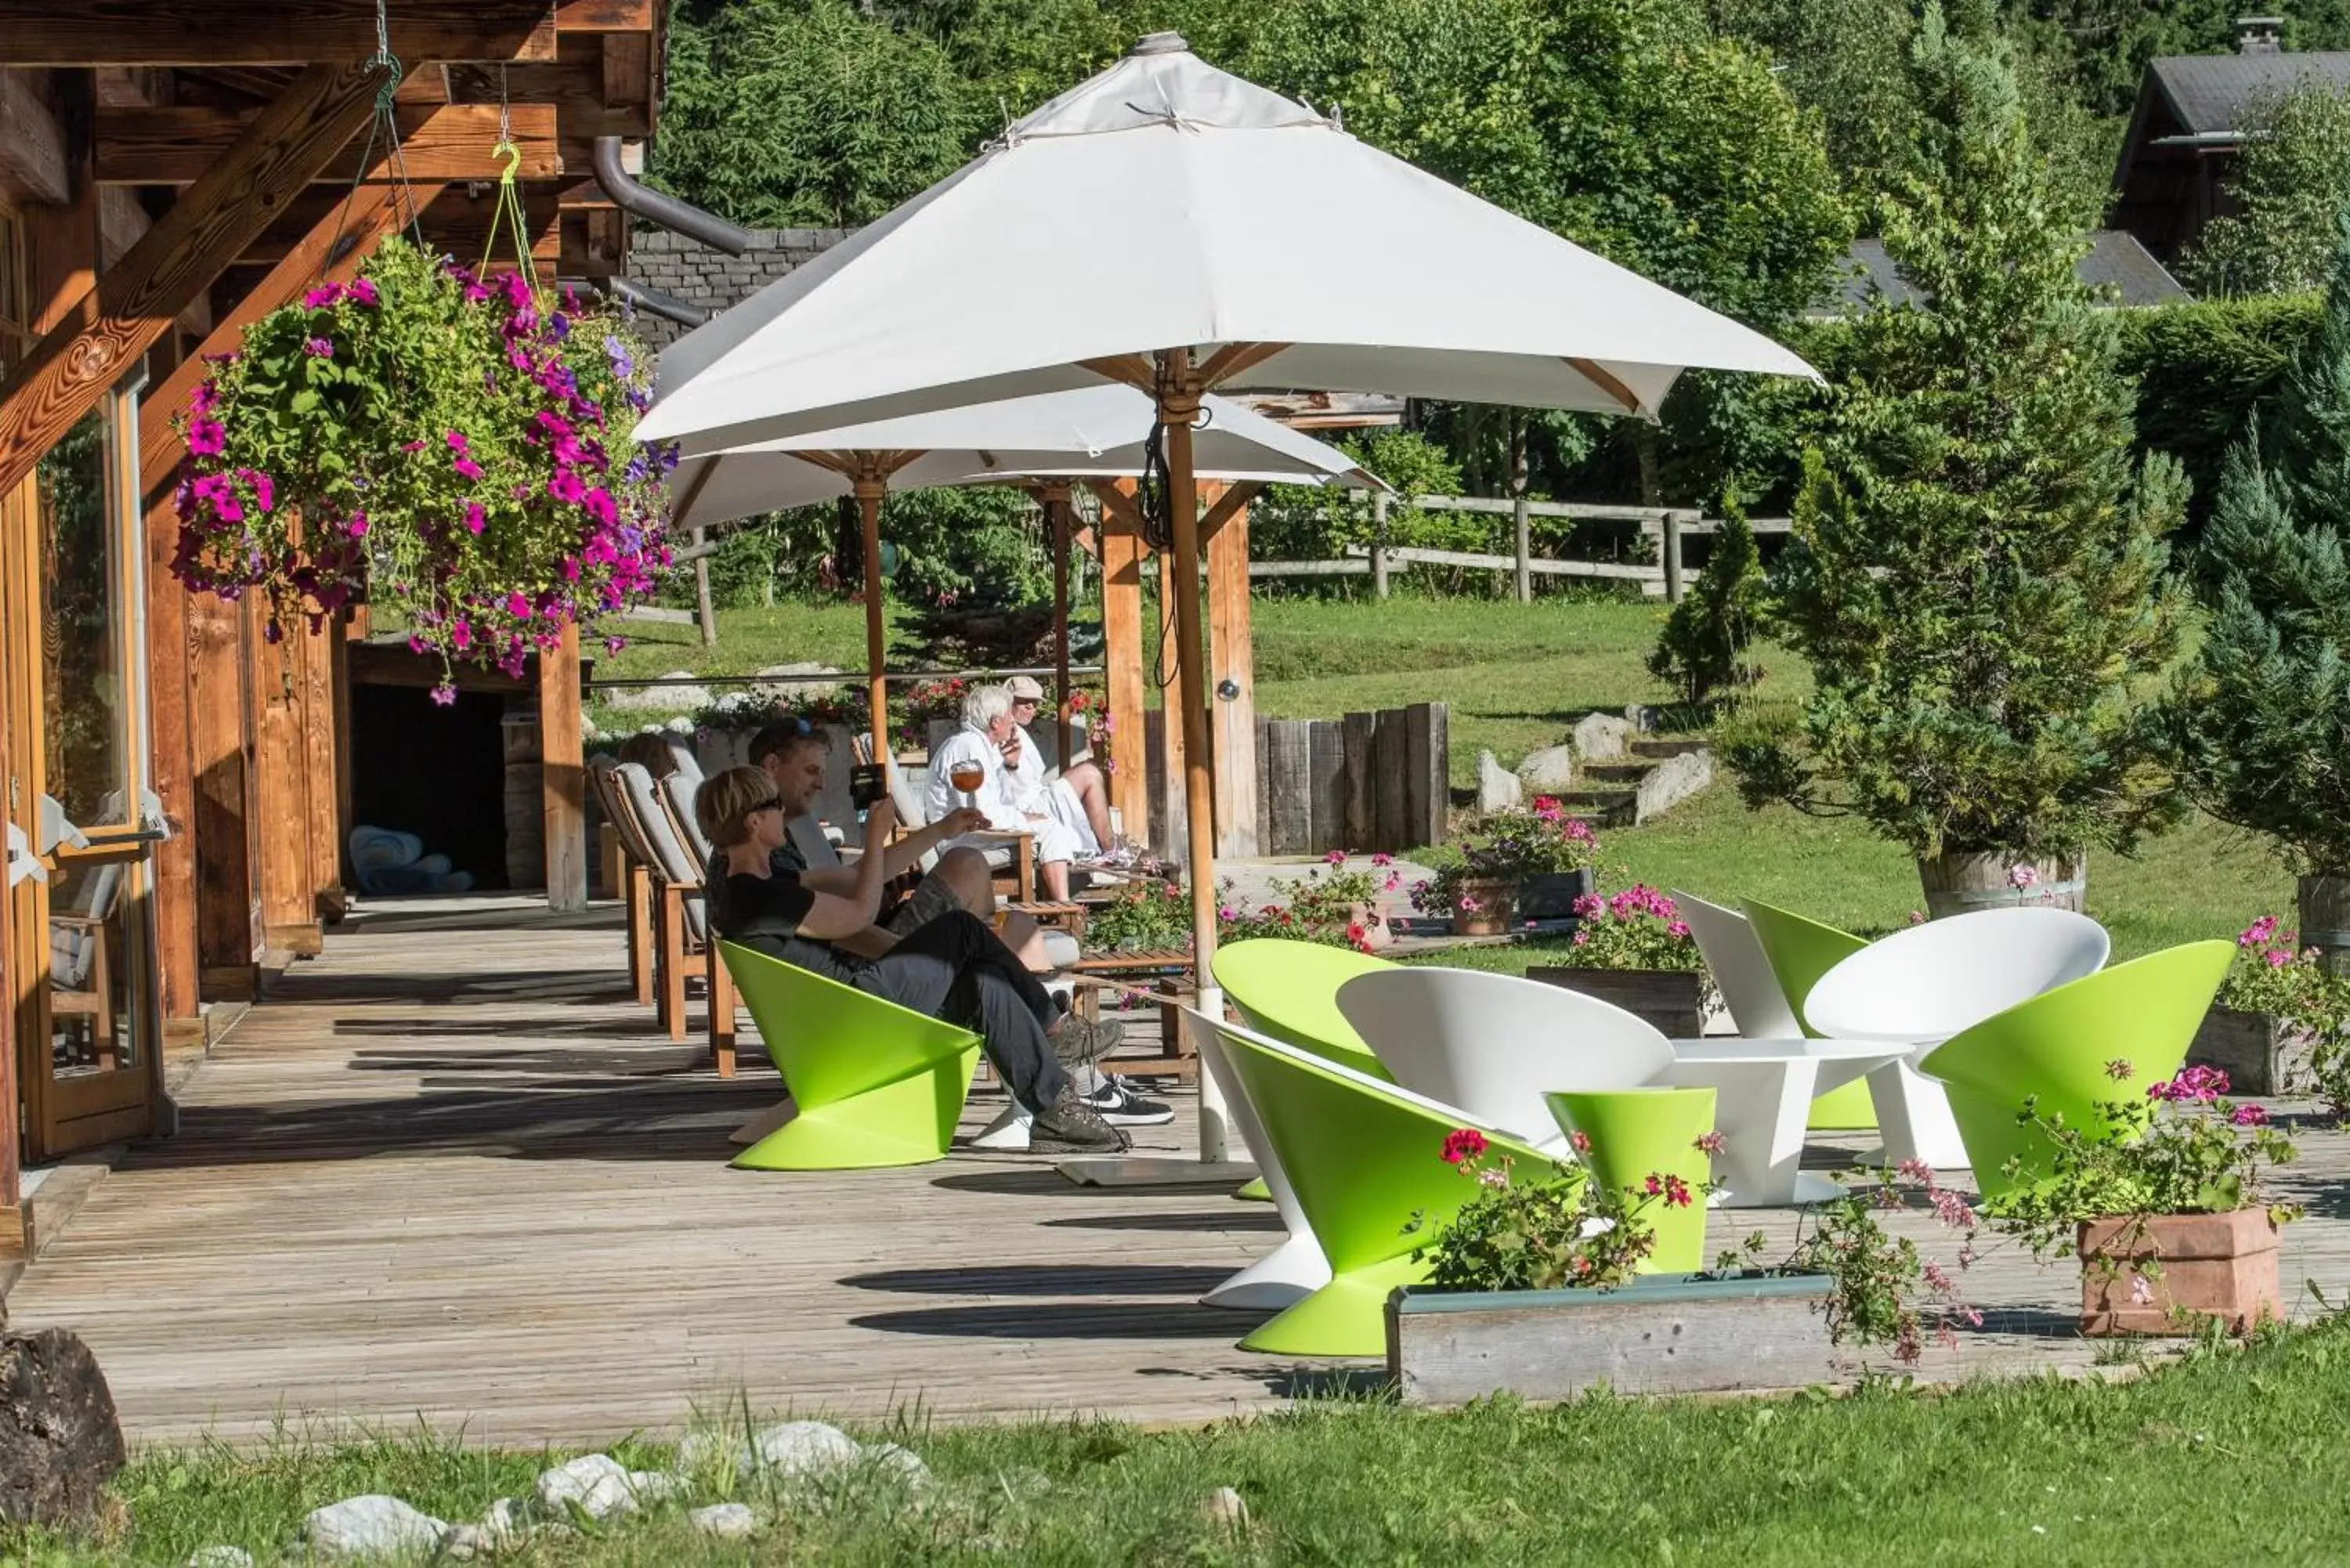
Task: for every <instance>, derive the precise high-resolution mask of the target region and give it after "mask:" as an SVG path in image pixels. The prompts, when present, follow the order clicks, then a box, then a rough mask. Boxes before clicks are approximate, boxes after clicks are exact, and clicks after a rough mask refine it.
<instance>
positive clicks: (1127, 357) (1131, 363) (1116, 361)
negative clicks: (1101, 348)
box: [1077, 354, 1159, 394]
mask: <svg viewBox="0 0 2350 1568" xmlns="http://www.w3.org/2000/svg"><path fill="white" fill-rule="evenodd" d="M1077 363H1078V364H1080V365H1082V366H1084V367H1085V368H1086V369H1088V370H1091V371H1092V372H1093V373H1094V374H1095V375H1097V376H1100V377H1102V378H1104V379H1107V380H1112V381H1119V382H1123V383H1124V384H1125V385H1127V386H1129V387H1132V388H1133V389H1135V390H1137V391H1139V392H1150V393H1153V394H1156V393H1157V391H1158V390H1159V369H1158V367H1156V366H1154V365H1153V364H1151V362H1150V361H1149V358H1146V357H1145V356H1143V355H1140V354H1113V355H1111V356H1110V357H1109V358H1107V359H1080V360H1078V361H1077Z"/></svg>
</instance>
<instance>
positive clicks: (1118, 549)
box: [1086, 479, 1150, 846]
mask: <svg viewBox="0 0 2350 1568" xmlns="http://www.w3.org/2000/svg"><path fill="white" fill-rule="evenodd" d="M1086 488H1087V489H1088V490H1090V491H1092V492H1093V493H1094V495H1095V496H1096V498H1097V499H1098V500H1099V501H1100V502H1101V528H1100V534H1099V541H1100V550H1101V582H1102V680H1103V684H1104V686H1105V687H1106V688H1107V692H1108V700H1109V701H1108V711H1109V726H1110V735H1111V742H1110V743H1111V745H1113V746H1114V747H1116V748H1118V751H1119V752H1121V753H1124V759H1125V760H1124V761H1123V762H1122V763H1118V765H1116V766H1114V767H1113V768H1112V769H1111V770H1110V775H1109V804H1110V805H1111V807H1112V808H1113V809H1115V810H1116V811H1117V813H1118V821H1119V823H1120V824H1121V825H1122V826H1123V827H1124V829H1125V832H1126V836H1127V839H1128V842H1129V843H1134V844H1139V845H1144V846H1149V845H1150V759H1149V752H1148V750H1147V748H1146V744H1145V740H1144V736H1143V727H1142V726H1143V719H1142V519H1141V516H1140V514H1139V513H1137V512H1136V511H1135V509H1134V490H1135V485H1134V481H1132V480H1130V479H1120V480H1114V481H1108V482H1103V481H1099V480H1095V481H1088V482H1087V486H1086Z"/></svg>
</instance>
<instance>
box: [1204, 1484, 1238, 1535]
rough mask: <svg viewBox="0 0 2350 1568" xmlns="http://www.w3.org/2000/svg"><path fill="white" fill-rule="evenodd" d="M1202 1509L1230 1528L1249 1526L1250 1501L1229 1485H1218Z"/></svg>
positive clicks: (1213, 1518) (1217, 1521) (1211, 1517)
mask: <svg viewBox="0 0 2350 1568" xmlns="http://www.w3.org/2000/svg"><path fill="white" fill-rule="evenodd" d="M1200 1511H1201V1512H1202V1513H1204V1514H1206V1515H1207V1516H1208V1517H1209V1518H1210V1519H1211V1520H1212V1521H1215V1522H1216V1523H1218V1524H1221V1525H1222V1526H1224V1527H1225V1528H1226V1529H1228V1530H1245V1529H1246V1528H1248V1503H1247V1501H1245V1500H1244V1499H1243V1498H1242V1496H1241V1494H1240V1493H1238V1492H1236V1491H1234V1490H1232V1488H1230V1487H1228V1486H1220V1487H1218V1488H1217V1489H1216V1490H1215V1494H1214V1495H1213V1496H1211V1497H1210V1498H1209V1499H1208V1501H1207V1502H1206V1503H1205V1504H1203V1505H1202V1506H1201V1510H1200Z"/></svg>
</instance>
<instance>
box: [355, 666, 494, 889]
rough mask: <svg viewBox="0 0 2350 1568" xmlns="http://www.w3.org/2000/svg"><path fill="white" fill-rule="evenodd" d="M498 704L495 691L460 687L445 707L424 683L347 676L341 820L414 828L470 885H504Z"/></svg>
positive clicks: (429, 848)
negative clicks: (345, 805)
mask: <svg viewBox="0 0 2350 1568" xmlns="http://www.w3.org/2000/svg"><path fill="white" fill-rule="evenodd" d="M505 711H506V699H505V697H504V695H503V694H502V693H499V692H494V691H465V690H463V689H462V688H460V689H459V691H458V692H457V701H456V702H455V703H454V704H453V705H452V706H450V707H446V708H444V707H442V706H440V705H439V704H437V703H435V702H434V701H432V692H431V691H429V690H428V689H427V688H425V687H422V686H409V685H401V686H377V685H363V684H358V683H354V684H353V685H352V687H351V814H352V816H353V818H354V820H353V822H352V823H350V824H348V825H347V826H358V825H359V824H362V823H364V824H366V825H367V826H370V827H389V828H396V829H398V830H400V831H401V832H403V833H412V834H414V835H416V836H418V837H419V838H421V839H422V840H423V841H424V852H425V853H426V854H427V855H445V856H447V857H449V860H450V864H451V865H452V867H454V868H455V869H457V870H459V871H470V872H472V873H473V886H474V887H476V888H504V886H506V823H505V794H504V790H505V755H504V736H503V734H502V732H501V730H500V724H499V722H500V720H502V719H503V718H504V716H505Z"/></svg>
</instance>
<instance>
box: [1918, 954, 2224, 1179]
mask: <svg viewBox="0 0 2350 1568" xmlns="http://www.w3.org/2000/svg"><path fill="white" fill-rule="evenodd" d="M2235 951H2236V950H2235V944H2234V943H2232V942H2221V941H2210V942H2189V943H2187V944H2185V945H2184V946H2181V947H2175V948H2166V949H2165V950H2162V951H2161V952H2158V953H2149V954H2147V956H2146V957H2144V958H2141V959H2133V960H2131V961H2129V962H2128V963H2122V964H2116V965H2114V966H2113V967H2112V968H2111V969H2106V970H2099V971H2097V972H2096V973H2095V974H2092V975H2090V976H2088V977H2087V978H2085V979H2083V980H2076V981H2072V982H2071V983H2069V984H2066V985H2060V986H2057V987H2056V988H2055V989H2054V990H2053V991H2045V992H2041V993H2040V994H2039V995H2038V996H2035V997H2033V998H2032V999H2031V1000H2030V1001H2028V1002H2018V1003H2017V1004H2016V1005H2015V1006H2013V1007H2011V1008H2009V1009H2008V1010H2007V1011H2006V1012H2001V1013H1997V1014H1994V1015H1993V1016H1991V1017H1990V1018H1986V1019H1984V1020H1983V1021H1982V1022H1981V1023H1978V1024H1976V1025H1975V1026H1974V1027H1973V1028H1971V1029H1969V1030H1966V1031H1964V1032H1963V1033H1958V1034H1954V1035H1952V1036H1951V1037H1950V1039H1948V1040H1946V1041H1944V1042H1943V1043H1942V1044H1939V1045H1938V1046H1936V1047H1935V1048H1934V1049H1933V1050H1931V1051H1929V1052H1928V1053H1927V1054H1926V1055H1925V1057H1924V1058H1923V1059H1922V1060H1921V1061H1920V1062H1919V1063H1918V1071H1919V1072H1921V1073H1923V1074H1925V1075H1927V1076H1928V1077H1930V1078H1938V1079H1939V1080H1940V1081H1941V1083H1942V1085H1943V1086H1944V1087H1945V1088H1946V1089H1947V1090H1948V1091H1949V1094H1950V1113H1951V1115H1952V1116H1955V1117H1956V1118H1957V1120H1958V1124H1959V1137H1960V1141H1961V1142H1963V1143H1964V1144H1965V1145H1966V1147H1967V1160H1968V1164H1969V1166H1970V1168H1972V1170H1973V1171H1974V1178H1975V1187H1976V1189H1977V1190H1978V1191H1980V1192H1981V1194H1982V1195H1983V1196H1984V1197H1986V1198H1993V1197H1997V1196H1998V1195H1999V1194H2001V1193H2002V1192H2008V1191H2012V1190H2013V1189H2015V1188H2016V1187H2018V1186H2020V1185H2023V1184H2025V1183H2029V1182H2031V1181H2032V1180H2033V1179H2035V1178H2036V1177H2037V1176H2039V1175H2041V1174H2043V1172H2042V1171H2041V1165H2042V1162H2043V1160H2044V1159H2045V1158H2046V1157H2047V1155H2048V1154H2049V1152H2050V1147H2049V1143H2048V1138H2047V1136H2046V1135H2045V1134H2044V1133H2043V1132H2041V1131H2040V1129H2039V1128H2037V1127H2031V1126H2028V1125H2026V1124H2024V1123H2022V1122H2019V1121H2018V1120H2017V1119H2016V1117H2017V1115H2018V1113H2019V1112H2021V1111H2022V1109H2023V1102H2024V1100H2025V1099H2026V1098H2027V1097H2028V1098H2032V1099H2033V1101H2034V1102H2035V1106H2036V1108H2037V1109H2038V1111H2039V1113H2040V1114H2041V1115H2042V1116H2050V1117H2054V1116H2060V1115H2061V1116H2063V1117H2064V1122H2065V1125H2066V1126H2068V1127H2083V1128H2095V1129H2097V1130H2098V1131H2101V1132H2106V1133H2110V1132H2111V1131H2112V1130H2113V1127H2112V1126H2111V1124H2110V1123H2108V1122H2107V1121H2106V1119H2105V1118H2104V1117H2103V1116H2100V1115H2099V1114H2098V1111H2097V1106H2098V1105H2099V1104H2100V1103H2102V1102H2105V1101H2112V1100H2119V1101H2124V1102H2126V1103H2128V1104H2130V1105H2139V1104H2143V1103H2144V1102H2145V1099H2146V1091H2147V1088H2148V1086H2150V1085H2155V1084H2158V1083H2160V1082H2162V1081H2163V1080H2164V1079H2166V1078H2168V1077H2170V1076H2171V1075H2173V1074H2175V1073H2177V1072H2178V1069H2179V1067H2180V1065H2181V1064H2184V1063H2185V1062H2186V1060H2187V1051H2188V1047H2189V1045H2191V1044H2193V1043H2194V1040H2195V1032H2196V1030H2198V1029H2199V1028H2200V1027H2201V1026H2202V1023H2203V1015H2204V1014H2205V1013H2206V1012H2209V1011H2210V1006H2211V999H2212V998H2213V997H2214V996H2215V995H2217V994H2218V993H2219V990H2220V981H2223V980H2225V979H2226V978H2227V974H2228V964H2229V962H2230V960H2232V959H2233V958H2234V956H2235ZM2121 1062H2126V1063H2127V1064H2129V1068H2130V1071H2129V1073H2128V1075H2126V1076H2125V1077H2121V1078H2116V1077H2114V1076H2113V1075H2111V1074H2109V1073H2108V1072H2107V1071H2106V1067H2107V1064H2113V1063H2121ZM2011 1159H2020V1160H2021V1161H2022V1172H2021V1175H2022V1180H2021V1181H2018V1180H2017V1179H2012V1178H2010V1177H2009V1176H2008V1174H2007V1163H2008V1161H2009V1160H2011Z"/></svg>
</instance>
